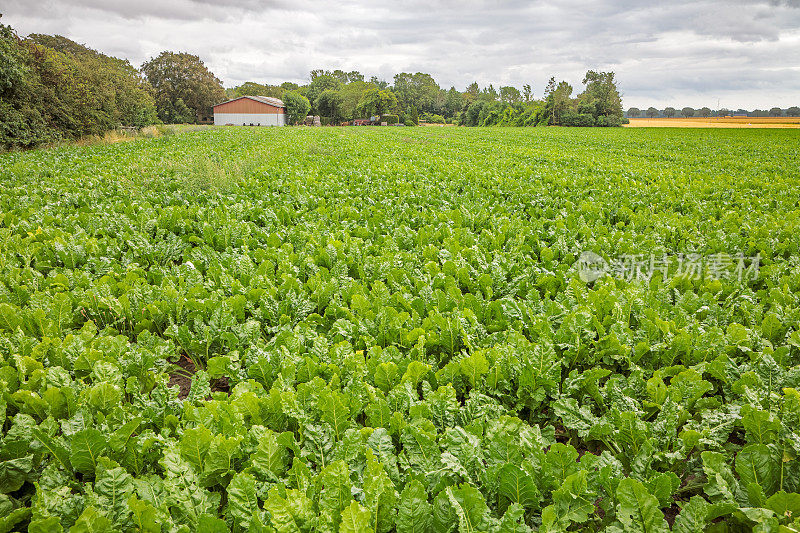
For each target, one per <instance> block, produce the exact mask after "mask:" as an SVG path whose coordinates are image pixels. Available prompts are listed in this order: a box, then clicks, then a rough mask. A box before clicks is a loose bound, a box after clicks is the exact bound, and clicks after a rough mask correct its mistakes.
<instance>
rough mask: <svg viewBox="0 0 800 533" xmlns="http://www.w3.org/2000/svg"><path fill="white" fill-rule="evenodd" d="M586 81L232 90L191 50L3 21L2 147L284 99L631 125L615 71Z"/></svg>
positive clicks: (348, 109)
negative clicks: (253, 100) (25, 29)
mask: <svg viewBox="0 0 800 533" xmlns="http://www.w3.org/2000/svg"><path fill="white" fill-rule="evenodd" d="M0 16H1V15H0ZM583 85H584V87H583V90H582V92H580V93H579V94H577V95H576V96H574V97H573V88H572V86H571V85H570V84H568V83H567V82H565V81H560V82H559V81H557V80H556V79H555V78H551V79H550V81H549V82H548V83H547V85H546V87H545V88H544V91H543V93H542V95H541V96H540V97H538V98H537V97H535V95H534V91H533V89H532V87H531V85H530V84H526V85H523V87H522V89H521V90H520V89H518V88H516V87H512V86H502V87H498V88H495V87H494V86H493V85H491V84H490V85H489V86H488V87H483V88H481V87H479V85H478V83H472V84H470V85H469V86H468V87H466V88H465V90H463V91H462V90H458V89H456V88H455V87H450V88H449V89H447V88H444V87H440V86H439V84H438V83H437V82H436V80H435V79H434V78H433V76H431V75H430V74H426V73H423V72H416V73H409V72H401V73H398V74H396V75H394V77H393V79H392V80H391V82H389V81H386V80H383V79H379V78H378V77H376V76H372V77H370V78H367V77H366V76H365V75H364V74H362V73H361V72H358V71H349V72H346V71H343V70H332V71H331V70H322V69H318V70H313V71H311V72H310V74H309V79H308V82H307V83H306V84H302V85H301V84H297V83H294V82H284V83H281V84H277V85H269V84H261V83H257V82H246V83H243V84H241V85H239V86H237V87H233V88H228V89H225V88H224V87H223V85H222V82H221V81H220V80H219V79H218V78H217V77H216V76H215V75H214V74H213V73H212V72H211V71H210V70H209V69H208V68H207V67H206V66H205V64H204V63H203V61H202V60H201V59H200V58H199V57H198V56H196V55H193V54H188V53H180V52H178V53H176V52H171V51H164V52H162V53H160V54H159V55H158V56H156V57H154V58H152V59H150V60H148V61H146V62H145V63H144V64H143V65H141V67H140V68H136V67H134V66H133V65H131V64H130V63H129V62H128V61H127V60H124V59H119V58H115V57H111V56H108V55H105V54H102V53H100V52H97V51H95V50H92V49H91V48H88V47H87V46H84V45H82V44H78V43H76V42H74V41H71V40H70V39H67V38H65V37H62V36H58V35H56V36H51V35H40V34H31V35H28V36H27V37H20V36H19V35H17V33H16V32H15V31H14V29H13V28H11V27H10V26H6V25H3V24H0V147H4V148H10V147H32V146H37V145H41V144H45V143H52V142H58V141H61V140H69V139H76V138H80V137H84V136H89V135H100V134H102V133H104V132H105V131H108V130H110V129H114V128H116V127H119V126H134V127H141V126H145V125H149V124H158V123H197V122H206V121H209V120H211V119H212V117H213V114H212V113H213V109H212V108H213V106H214V105H215V104H218V103H220V102H222V101H224V100H226V99H230V98H235V97H239V96H248V95H263V96H273V97H277V98H280V99H282V100H283V101H284V103H285V104H286V107H287V114H288V115H289V122H290V123H298V122H301V121H302V120H303V119H304V118H305V116H306V115H307V114H309V113H311V114H314V115H320V116H321V117H323V122H324V123H326V124H339V123H342V122H346V121H350V120H353V119H356V118H368V117H373V116H382V117H384V118H386V119H387V120H388V121H389V122H401V123H404V124H406V125H416V124H418V123H419V122H420V121H424V122H431V123H452V124H460V125H465V126H539V125H561V126H618V125H620V124H621V123H622V122H623V121H624V120H625V119H624V116H623V111H622V102H621V98H620V94H619V91H618V88H617V84H616V80H615V77H614V73H613V72H596V71H589V72H587V73H586V76H585V77H584V79H583ZM382 120H383V119H382Z"/></svg>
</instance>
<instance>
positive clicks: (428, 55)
mask: <svg viewBox="0 0 800 533" xmlns="http://www.w3.org/2000/svg"><path fill="white" fill-rule="evenodd" d="M0 13H3V18H2V22H3V23H5V24H9V25H11V26H13V27H14V28H15V29H16V30H17V31H18V32H19V33H20V34H21V35H27V34H29V33H49V34H61V35H64V36H66V37H69V38H70V39H73V40H75V41H78V42H80V43H83V44H86V45H88V46H90V47H92V48H94V49H96V50H99V51H101V52H103V53H106V54H110V55H114V56H117V57H123V58H127V59H128V60H130V62H131V63H133V64H134V65H136V66H139V65H140V64H141V63H142V62H143V61H145V60H146V59H148V58H150V57H153V56H155V55H157V54H158V53H159V52H161V51H162V50H172V51H185V52H191V53H194V54H197V55H199V56H200V57H201V58H202V59H203V60H204V61H205V63H206V65H207V66H208V67H209V68H210V69H211V70H212V71H213V72H214V73H215V74H216V75H217V76H218V77H219V78H220V79H222V80H223V83H224V84H225V86H226V87H231V86H234V85H238V84H240V83H242V82H244V81H248V80H250V81H258V82H262V83H264V82H267V83H277V82H281V81H287V80H288V81H295V82H300V83H303V82H306V81H308V72H309V71H310V70H311V69H314V68H325V69H334V68H341V69H344V70H359V71H361V72H363V73H364V74H365V75H366V76H367V78H369V76H371V75H377V76H379V77H381V78H385V79H387V80H389V81H391V77H392V75H393V74H394V73H396V72H403V71H405V72H417V71H420V72H428V73H430V74H432V75H433V76H434V78H436V81H437V82H438V83H439V85H441V86H443V87H450V86H451V85H455V86H456V87H457V88H458V89H460V90H463V89H464V88H465V87H466V85H468V84H469V83H470V82H472V81H477V82H478V83H479V84H480V85H481V86H484V85H488V84H489V83H493V84H494V86H495V87H499V86H501V85H515V86H517V87H519V88H521V87H522V85H523V84H525V83H530V84H531V86H532V87H533V90H534V95H535V96H541V95H542V92H543V91H544V87H545V84H546V83H547V79H548V78H549V77H550V76H551V75H555V76H556V77H557V78H559V79H566V80H567V81H569V82H570V83H572V84H573V85H574V86H575V87H576V88H577V87H578V86H579V85H580V82H581V79H582V77H583V74H584V73H585V72H586V70H588V69H595V70H597V69H599V70H613V71H614V72H616V73H617V77H618V80H619V83H620V86H621V89H622V93H623V105H624V106H625V107H626V108H627V107H631V106H636V107H640V108H646V107H649V106H651V105H652V106H655V107H658V108H663V107H665V106H673V107H676V108H681V107H683V106H687V105H688V106H692V107H697V108H699V107H703V106H708V107H711V108H716V107H717V102H718V101H719V105H720V106H721V107H728V108H732V109H736V108H739V107H744V108H756V107H759V108H769V107H773V106H780V107H783V108H786V107H789V106H792V105H800V0H767V1H764V2H751V1H748V0H728V1H717V2H711V1H696V0H690V1H681V0H676V1H672V2H669V4H668V3H666V2H646V1H642V0H568V1H562V2H558V3H555V2H549V3H548V2H538V1H532V2H522V1H508V2H502V1H494V2H477V1H469V0H445V1H437V0H414V1H399V0H394V1H393V0H388V1H387V0H372V1H366V0H365V1H350V2H338V3H336V2H320V1H317V2H311V1H309V0H291V1H290V0H0Z"/></svg>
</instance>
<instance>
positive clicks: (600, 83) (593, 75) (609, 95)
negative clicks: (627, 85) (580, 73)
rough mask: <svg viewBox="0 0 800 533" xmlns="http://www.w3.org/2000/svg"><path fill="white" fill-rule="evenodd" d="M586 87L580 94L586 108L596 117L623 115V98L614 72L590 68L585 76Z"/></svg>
mask: <svg viewBox="0 0 800 533" xmlns="http://www.w3.org/2000/svg"><path fill="white" fill-rule="evenodd" d="M582 83H583V84H584V85H585V86H586V88H585V89H584V91H583V92H582V93H581V94H579V95H578V100H579V102H580V104H582V105H583V106H584V107H585V108H587V109H591V110H592V115H594V117H595V118H597V117H601V116H605V117H622V98H621V97H620V94H619V89H618V88H617V82H616V79H615V75H614V73H613V72H600V71H594V70H590V71H588V72H587V73H586V75H585V76H584V77H583V82H582Z"/></svg>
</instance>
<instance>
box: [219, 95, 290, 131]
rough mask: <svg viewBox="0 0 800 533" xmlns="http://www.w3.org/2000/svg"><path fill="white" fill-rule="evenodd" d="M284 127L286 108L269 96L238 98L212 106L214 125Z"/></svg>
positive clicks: (279, 101)
mask: <svg viewBox="0 0 800 533" xmlns="http://www.w3.org/2000/svg"><path fill="white" fill-rule="evenodd" d="M228 124H233V125H235V126H285V125H286V106H285V105H284V103H283V102H282V101H281V100H279V99H277V98H272V97H271V96H240V97H239V98H234V99H233V100H228V101H227V102H222V103H221V104H217V105H215V106H214V125H216V126H225V125H228Z"/></svg>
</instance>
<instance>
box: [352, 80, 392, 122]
mask: <svg viewBox="0 0 800 533" xmlns="http://www.w3.org/2000/svg"><path fill="white" fill-rule="evenodd" d="M397 107H398V102H397V97H396V96H395V94H394V93H393V92H392V91H390V90H388V89H383V90H381V89H378V88H377V87H370V88H369V89H367V90H366V91H364V94H363V95H362V96H361V101H360V102H359V103H358V112H359V113H360V114H361V115H362V116H364V117H370V116H375V115H382V114H384V113H389V112H393V111H395V110H397Z"/></svg>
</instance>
